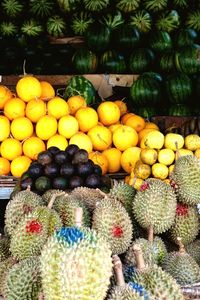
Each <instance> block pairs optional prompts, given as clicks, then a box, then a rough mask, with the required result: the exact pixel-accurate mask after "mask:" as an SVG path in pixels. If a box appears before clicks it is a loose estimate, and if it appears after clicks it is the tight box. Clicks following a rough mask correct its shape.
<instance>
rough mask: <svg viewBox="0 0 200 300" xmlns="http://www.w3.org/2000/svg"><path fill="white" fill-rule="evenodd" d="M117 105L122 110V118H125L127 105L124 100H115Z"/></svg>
mask: <svg viewBox="0 0 200 300" xmlns="http://www.w3.org/2000/svg"><path fill="white" fill-rule="evenodd" d="M114 102H115V104H117V106H118V107H119V110H120V116H123V115H124V114H125V113H127V110H128V108H127V105H126V103H125V102H124V101H123V100H115V101H114Z"/></svg>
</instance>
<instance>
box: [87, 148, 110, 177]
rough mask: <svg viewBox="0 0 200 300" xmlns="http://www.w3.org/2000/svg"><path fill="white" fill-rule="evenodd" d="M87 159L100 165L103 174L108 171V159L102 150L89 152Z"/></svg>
mask: <svg viewBox="0 0 200 300" xmlns="http://www.w3.org/2000/svg"><path fill="white" fill-rule="evenodd" d="M89 159H91V160H92V161H93V162H94V163H95V164H96V165H98V166H100V167H101V170H102V175H105V174H106V173H107V172H108V159H107V157H106V156H105V155H104V154H103V153H102V152H99V151H92V152H90V153H89Z"/></svg>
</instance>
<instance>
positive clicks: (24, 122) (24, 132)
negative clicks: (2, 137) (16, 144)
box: [10, 117, 33, 141]
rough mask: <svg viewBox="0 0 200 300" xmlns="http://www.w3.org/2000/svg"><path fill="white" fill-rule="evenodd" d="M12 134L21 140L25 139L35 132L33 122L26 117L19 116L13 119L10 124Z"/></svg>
mask: <svg viewBox="0 0 200 300" xmlns="http://www.w3.org/2000/svg"><path fill="white" fill-rule="evenodd" d="M10 131H11V134H12V136H13V137H14V138H15V139H16V140H19V141H23V140H25V139H27V138H29V137H31V136H32V134H33V124H32V122H31V121H30V120H29V119H28V118H26V117H19V118H16V119H14V120H13V121H12V123H11V126H10Z"/></svg>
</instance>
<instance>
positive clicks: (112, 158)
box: [103, 148, 122, 173]
mask: <svg viewBox="0 0 200 300" xmlns="http://www.w3.org/2000/svg"><path fill="white" fill-rule="evenodd" d="M103 154H104V155H105V156H106V157H107V159H108V172H109V173H116V172H119V170H120V169H121V155H122V153H121V151H120V150H119V149H117V148H109V149H106V150H104V151H103Z"/></svg>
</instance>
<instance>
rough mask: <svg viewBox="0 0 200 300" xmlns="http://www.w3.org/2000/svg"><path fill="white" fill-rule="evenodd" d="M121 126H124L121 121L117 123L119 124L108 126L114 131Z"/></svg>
mask: <svg viewBox="0 0 200 300" xmlns="http://www.w3.org/2000/svg"><path fill="white" fill-rule="evenodd" d="M121 126H123V125H122V124H120V123H117V124H113V125H110V126H109V127H108V129H109V130H110V131H111V132H112V133H113V132H114V131H115V130H116V129H117V128H119V127H121Z"/></svg>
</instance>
